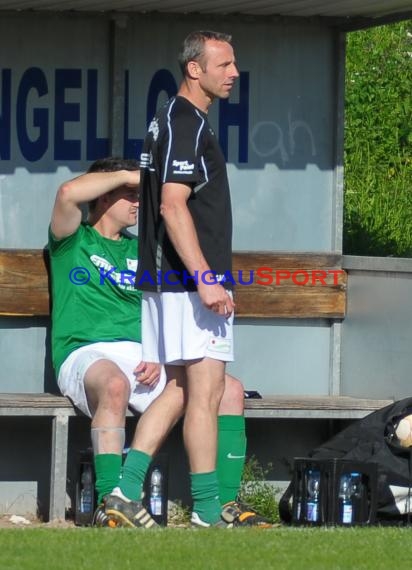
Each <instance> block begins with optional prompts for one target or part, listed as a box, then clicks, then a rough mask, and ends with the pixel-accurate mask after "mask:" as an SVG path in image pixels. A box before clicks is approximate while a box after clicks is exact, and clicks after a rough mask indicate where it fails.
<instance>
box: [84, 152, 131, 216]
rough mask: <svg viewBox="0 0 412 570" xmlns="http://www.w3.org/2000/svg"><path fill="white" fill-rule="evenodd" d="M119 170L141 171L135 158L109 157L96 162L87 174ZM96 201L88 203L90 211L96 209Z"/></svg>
mask: <svg viewBox="0 0 412 570" xmlns="http://www.w3.org/2000/svg"><path fill="white" fill-rule="evenodd" d="M118 170H140V164H139V162H138V161H137V160H135V159H134V158H120V157H117V156H109V157H107V158H99V159H98V160H95V161H94V162H93V163H92V164H91V165H90V166H89V168H88V170H87V172H88V173H90V172H117V171H118ZM96 204H97V198H96V200H91V201H90V202H89V203H88V207H89V211H90V212H92V211H93V210H94V209H95V208H96Z"/></svg>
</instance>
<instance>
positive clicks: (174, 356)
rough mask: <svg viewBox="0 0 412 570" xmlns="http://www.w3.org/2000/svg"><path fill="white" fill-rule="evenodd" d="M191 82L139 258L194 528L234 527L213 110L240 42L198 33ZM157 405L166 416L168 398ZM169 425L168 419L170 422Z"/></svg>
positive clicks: (224, 229) (171, 119) (158, 145)
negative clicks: (221, 470)
mask: <svg viewBox="0 0 412 570" xmlns="http://www.w3.org/2000/svg"><path fill="white" fill-rule="evenodd" d="M179 63H180V66H181V69H182V72H183V81H182V83H181V86H180V88H179V91H178V94H177V96H176V97H174V98H172V99H171V100H170V101H169V102H168V103H167V105H166V106H165V107H164V108H163V109H162V110H161V111H160V112H159V113H158V114H157V115H156V117H155V118H154V119H153V120H152V122H151V124H150V126H149V131H148V135H147V137H146V139H145V143H144V147H143V153H142V156H141V168H142V170H143V179H142V195H141V204H140V213H139V229H140V231H139V237H140V259H139V267H138V274H137V286H138V287H139V288H140V289H142V290H143V316H142V318H143V329H142V332H143V334H142V336H143V339H144V340H143V343H144V344H143V353H144V356H143V358H144V359H145V360H147V361H150V362H162V363H164V364H165V365H166V371H167V375H168V379H169V386H168V387H169V390H166V391H165V396H164V399H165V400H166V399H167V397H168V393H170V387H171V383H172V385H174V386H175V388H176V390H177V391H180V392H181V393H182V395H183V396H182V397H184V398H185V404H186V413H185V420H184V428H183V435H184V440H185V446H186V450H187V452H188V456H189V464H190V471H191V489H192V496H193V502H194V504H193V514H192V523H193V524H194V525H197V526H213V525H217V526H227V525H228V524H229V525H230V523H231V522H233V521H231V520H229V517H227V516H226V515H227V513H226V511H225V509H223V511H222V508H221V504H220V502H219V498H218V481H217V476H216V447H217V413H218V408H219V404H220V401H221V398H222V394H223V391H224V376H225V363H226V362H228V361H232V360H233V335H232V329H233V311H234V303H233V300H232V294H231V291H230V285H231V284H230V283H225V282H224V279H222V276H223V275H224V274H225V272H226V271H231V258H232V245H231V242H232V214H231V204H230V194H229V184H228V179H227V173H226V164H225V159H224V156H223V153H222V151H221V149H220V147H219V143H218V141H217V139H216V136H215V134H214V132H213V130H212V129H211V127H210V125H209V123H208V118H207V112H208V109H209V106H210V105H211V104H212V102H213V101H214V99H215V98H227V97H229V94H230V91H231V89H232V87H233V85H234V82H235V80H236V79H237V78H238V76H239V73H238V70H237V66H236V61H235V56H234V51H233V48H232V45H231V37H230V36H228V35H226V34H221V33H217V32H211V31H206V32H204V31H200V32H193V33H191V34H190V35H189V36H188V37H187V38H186V40H185V41H184V44H183V49H182V52H181V54H180V57H179ZM157 402H158V403H157V405H155V406H154V408H153V410H154V411H155V410H156V408H159V409H161V406H162V404H161V402H162V397H160V398H159V399H158V401H157ZM162 419H163V420H164V418H162Z"/></svg>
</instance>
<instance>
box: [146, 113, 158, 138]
mask: <svg viewBox="0 0 412 570" xmlns="http://www.w3.org/2000/svg"><path fill="white" fill-rule="evenodd" d="M148 131H149V133H152V134H153V140H154V141H157V137H158V136H159V122H158V120H157V119H156V117H155V118H154V119H152V122H151V123H150V125H149V129H148Z"/></svg>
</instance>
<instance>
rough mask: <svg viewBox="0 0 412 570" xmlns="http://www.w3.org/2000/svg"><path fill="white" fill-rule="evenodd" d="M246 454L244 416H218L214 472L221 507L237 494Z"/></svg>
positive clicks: (232, 499)
mask: <svg viewBox="0 0 412 570" xmlns="http://www.w3.org/2000/svg"><path fill="white" fill-rule="evenodd" d="M245 454H246V431H245V418H244V416H219V417H218V439H217V461H216V471H217V478H218V481H219V498H220V502H221V504H222V505H224V504H225V503H228V502H229V501H234V500H235V499H236V497H237V495H238V493H239V488H240V481H241V479H242V473H243V468H244V465H245Z"/></svg>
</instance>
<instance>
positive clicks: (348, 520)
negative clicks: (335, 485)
mask: <svg viewBox="0 0 412 570" xmlns="http://www.w3.org/2000/svg"><path fill="white" fill-rule="evenodd" d="M352 493H353V481H352V474H351V473H343V474H342V475H341V478H340V482H339V515H340V522H341V523H343V524H352V521H353V503H352Z"/></svg>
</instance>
